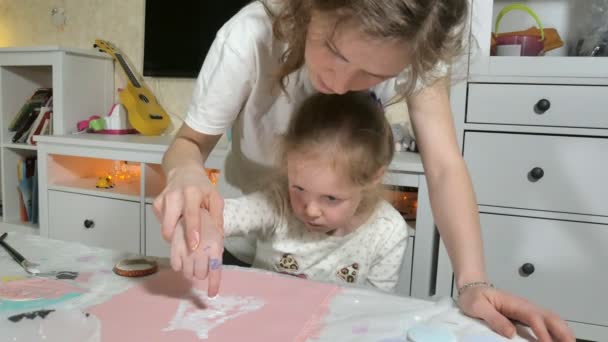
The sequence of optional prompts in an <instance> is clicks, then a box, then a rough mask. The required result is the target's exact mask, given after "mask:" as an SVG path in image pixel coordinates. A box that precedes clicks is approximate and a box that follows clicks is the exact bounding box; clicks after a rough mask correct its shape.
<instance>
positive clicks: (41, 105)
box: [9, 88, 53, 145]
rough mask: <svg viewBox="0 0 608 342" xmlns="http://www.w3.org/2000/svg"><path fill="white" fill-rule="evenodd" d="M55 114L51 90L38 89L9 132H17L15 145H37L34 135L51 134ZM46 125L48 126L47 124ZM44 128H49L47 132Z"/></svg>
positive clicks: (18, 114) (19, 113) (14, 140)
mask: <svg viewBox="0 0 608 342" xmlns="http://www.w3.org/2000/svg"><path fill="white" fill-rule="evenodd" d="M52 114H53V95H52V89H51V88H38V89H37V90H36V92H35V93H34V95H32V97H31V98H30V99H28V100H27V101H26V103H25V104H24V105H23V106H22V107H21V110H20V111H19V112H18V113H17V114H16V115H15V117H14V118H13V121H12V122H11V124H10V126H9V131H11V132H15V134H14V135H13V137H12V139H11V140H12V142H13V143H26V144H32V145H35V142H34V139H33V138H32V137H33V136H34V135H42V134H48V133H50V127H51V125H50V122H49V123H46V122H47V121H51V119H52ZM45 123H46V124H45ZM44 127H48V130H46V131H45V129H44Z"/></svg>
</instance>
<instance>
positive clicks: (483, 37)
mask: <svg viewBox="0 0 608 342" xmlns="http://www.w3.org/2000/svg"><path fill="white" fill-rule="evenodd" d="M471 1H472V16H471V17H472V21H471V33H472V34H471V36H470V46H472V47H474V49H472V50H471V63H470V65H469V80H470V81H471V82H496V81H497V80H500V81H501V82H510V81H512V82H516V83H551V84H588V85H589V84H593V85H598V84H599V85H605V84H608V81H607V79H608V58H602V57H584V56H575V55H573V54H574V52H573V51H574V50H575V49H576V44H577V42H578V41H579V40H580V39H581V37H584V36H585V34H586V33H587V27H586V26H584V24H585V23H589V22H590V20H591V18H590V17H591V16H592V15H594V13H590V11H589V8H590V6H591V5H590V4H591V3H592V2H595V3H597V0H587V1H585V3H583V2H582V1H577V0H552V1H547V0H526V1H514V0H471ZM514 3H523V4H525V5H527V6H528V7H530V8H531V9H532V10H533V11H534V12H535V13H536V14H537V15H538V17H539V19H540V20H541V22H542V23H543V25H544V27H546V28H555V29H556V30H557V31H558V33H559V35H560V37H561V38H562V40H563V41H564V43H565V44H564V46H563V47H561V48H558V49H556V50H552V51H549V52H547V54H546V56H543V57H511V56H490V41H491V33H492V32H493V31H494V25H495V23H496V17H497V15H498V13H499V12H500V11H501V10H502V9H503V8H504V7H505V6H508V5H511V4H514ZM532 26H536V23H535V21H534V20H533V19H532V17H531V16H530V15H529V14H527V13H525V12H523V11H512V12H509V13H507V14H506V15H505V16H504V17H503V19H502V21H501V23H500V27H499V33H501V32H511V31H518V30H524V29H527V28H530V27H532ZM606 38H608V37H605V39H606ZM539 78H541V79H539Z"/></svg>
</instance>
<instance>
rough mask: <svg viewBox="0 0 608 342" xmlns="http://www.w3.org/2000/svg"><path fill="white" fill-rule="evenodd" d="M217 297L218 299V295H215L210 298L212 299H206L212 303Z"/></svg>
mask: <svg viewBox="0 0 608 342" xmlns="http://www.w3.org/2000/svg"><path fill="white" fill-rule="evenodd" d="M217 297H219V295H215V296H212V297H209V296H207V299H208V300H211V301H213V300H216V299H217Z"/></svg>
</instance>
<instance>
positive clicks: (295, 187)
mask: <svg viewBox="0 0 608 342" xmlns="http://www.w3.org/2000/svg"><path fill="white" fill-rule="evenodd" d="M293 188H294V189H296V190H297V191H304V188H302V187H301V186H297V185H294V186H293Z"/></svg>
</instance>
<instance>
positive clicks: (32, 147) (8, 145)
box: [2, 143, 38, 151]
mask: <svg viewBox="0 0 608 342" xmlns="http://www.w3.org/2000/svg"><path fill="white" fill-rule="evenodd" d="M2 146H3V147H6V148H11V149H15V150H30V151H36V150H37V149H38V147H37V146H36V145H30V144H15V143H5V144H3V145H2Z"/></svg>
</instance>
